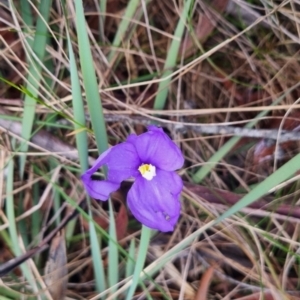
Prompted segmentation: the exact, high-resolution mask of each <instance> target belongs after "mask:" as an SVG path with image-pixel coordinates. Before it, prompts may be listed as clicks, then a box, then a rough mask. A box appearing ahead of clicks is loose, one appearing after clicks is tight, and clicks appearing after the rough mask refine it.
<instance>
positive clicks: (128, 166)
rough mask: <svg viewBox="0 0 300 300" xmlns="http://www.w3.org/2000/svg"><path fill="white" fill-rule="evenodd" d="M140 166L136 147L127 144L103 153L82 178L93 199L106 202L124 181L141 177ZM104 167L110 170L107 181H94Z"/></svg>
mask: <svg viewBox="0 0 300 300" xmlns="http://www.w3.org/2000/svg"><path fill="white" fill-rule="evenodd" d="M140 164H141V162H140V159H139V157H138V154H137V152H136V150H135V147H134V146H133V145H132V144H131V143H126V142H125V143H121V144H119V145H116V146H114V147H112V148H110V149H108V150H107V151H105V152H104V153H102V154H101V155H100V156H99V158H98V159H97V160H96V162H95V164H94V165H93V167H92V168H90V169H89V170H87V171H86V172H85V173H84V174H83V175H82V177H81V178H82V181H83V183H84V185H85V188H86V190H87V192H88V194H89V195H90V196H91V197H93V198H96V199H100V200H106V199H107V198H108V197H109V194H110V193H112V192H114V191H116V190H117V189H118V188H119V187H120V184H121V182H122V181H123V180H125V179H128V178H130V177H136V176H138V175H139V171H138V167H139V166H140ZM104 165H106V166H107V169H108V171H107V180H101V181H100V180H95V179H92V178H91V176H92V175H93V174H94V173H95V172H96V171H97V170H98V169H99V168H101V167H102V166H104Z"/></svg>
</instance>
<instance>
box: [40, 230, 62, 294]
mask: <svg viewBox="0 0 300 300" xmlns="http://www.w3.org/2000/svg"><path fill="white" fill-rule="evenodd" d="M67 275H68V268H67V254H66V243H65V238H64V231H61V232H58V233H57V235H56V236H55V237H54V238H53V240H52V242H51V247H50V251H49V257H48V261H47V264H46V268H45V283H46V285H47V286H48V288H49V292H50V294H51V296H52V297H53V299H64V298H65V295H66V290H67V283H68V277H67Z"/></svg>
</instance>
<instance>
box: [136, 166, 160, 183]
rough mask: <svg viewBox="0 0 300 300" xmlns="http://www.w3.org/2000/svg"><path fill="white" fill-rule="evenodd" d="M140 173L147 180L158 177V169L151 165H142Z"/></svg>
mask: <svg viewBox="0 0 300 300" xmlns="http://www.w3.org/2000/svg"><path fill="white" fill-rule="evenodd" d="M139 171H140V173H141V174H142V176H143V177H144V178H145V179H147V180H151V179H152V178H153V177H154V176H156V168H155V166H152V165H151V164H142V165H141V166H140V167H139Z"/></svg>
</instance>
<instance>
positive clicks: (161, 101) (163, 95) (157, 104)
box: [154, 0, 194, 109]
mask: <svg viewBox="0 0 300 300" xmlns="http://www.w3.org/2000/svg"><path fill="white" fill-rule="evenodd" d="M193 3H194V1H192V0H187V1H185V3H184V7H183V11H182V14H180V16H179V21H178V24H177V27H176V30H175V33H174V36H175V38H174V39H173V41H172V43H171V46H170V48H169V50H168V55H167V59H166V62H165V65H164V70H165V71H164V73H163V74H162V76H161V78H162V81H161V82H160V83H159V86H158V94H157V95H156V97H155V101H154V109H164V107H165V103H166V100H167V96H168V87H169V85H170V82H171V80H172V77H171V76H170V75H171V74H172V71H173V68H174V67H175V66H176V60H177V56H178V52H179V47H180V45H181V39H182V35H183V32H184V28H185V24H186V20H187V17H188V13H189V11H190V9H191V5H193ZM164 78H166V79H165V80H163V79H164Z"/></svg>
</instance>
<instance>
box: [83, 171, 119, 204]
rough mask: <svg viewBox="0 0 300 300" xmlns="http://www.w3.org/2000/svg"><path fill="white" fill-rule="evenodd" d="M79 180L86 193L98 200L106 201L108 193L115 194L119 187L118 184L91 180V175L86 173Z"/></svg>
mask: <svg viewBox="0 0 300 300" xmlns="http://www.w3.org/2000/svg"><path fill="white" fill-rule="evenodd" d="M81 179H82V181H83V183H84V187H85V189H86V191H87V193H88V194H89V195H90V196H91V197H93V198H95V199H98V200H107V199H108V198H109V195H110V193H112V192H115V191H116V190H117V189H118V188H119V187H120V183H118V182H112V181H108V180H95V179H92V177H91V175H89V174H86V173H85V174H83V175H82V176H81Z"/></svg>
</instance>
